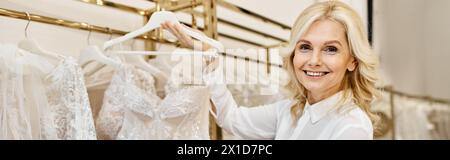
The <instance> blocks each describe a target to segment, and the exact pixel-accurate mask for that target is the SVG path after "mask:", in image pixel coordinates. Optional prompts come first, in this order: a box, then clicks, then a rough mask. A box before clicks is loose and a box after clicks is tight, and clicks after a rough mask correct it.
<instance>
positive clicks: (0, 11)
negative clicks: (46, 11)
mask: <svg viewBox="0 0 450 160" xmlns="http://www.w3.org/2000/svg"><path fill="white" fill-rule="evenodd" d="M0 15H1V16H5V17H11V18H16V19H22V20H28V15H27V13H26V12H20V11H14V10H9V9H4V8H0ZM29 15H30V16H29V18H30V20H31V21H34V22H40V23H45V24H51V25H58V26H63V27H68V28H72V29H80V30H85V31H92V32H97V33H104V34H116V35H125V34H126V33H128V32H125V31H121V30H117V29H112V28H109V27H101V26H96V25H91V24H88V23H84V22H76V21H70V20H64V19H58V18H52V17H47V16H42V15H37V14H29ZM136 38H137V39H143V40H151V41H157V42H159V43H165V44H173V43H175V42H171V41H168V40H163V39H162V40H160V39H156V38H154V37H148V36H139V37H136Z"/></svg>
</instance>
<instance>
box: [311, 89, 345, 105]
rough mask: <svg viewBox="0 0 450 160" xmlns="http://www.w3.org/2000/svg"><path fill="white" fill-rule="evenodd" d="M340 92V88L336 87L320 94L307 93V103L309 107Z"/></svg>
mask: <svg viewBox="0 0 450 160" xmlns="http://www.w3.org/2000/svg"><path fill="white" fill-rule="evenodd" d="M341 90H342V89H341V88H340V87H336V88H330V89H327V90H325V91H321V92H311V91H308V96H307V100H308V103H309V104H310V105H312V104H315V103H317V102H320V101H322V100H324V99H326V98H328V97H331V96H333V95H334V94H336V93H338V92H339V91H341Z"/></svg>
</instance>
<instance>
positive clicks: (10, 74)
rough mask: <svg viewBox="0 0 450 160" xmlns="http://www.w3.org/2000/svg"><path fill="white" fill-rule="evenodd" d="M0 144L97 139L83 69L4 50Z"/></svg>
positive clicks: (0, 64)
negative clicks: (0, 142)
mask: <svg viewBox="0 0 450 160" xmlns="http://www.w3.org/2000/svg"><path fill="white" fill-rule="evenodd" d="M0 52H1V54H0V79H1V83H0V139H95V138H96V136H95V130H94V124H93V118H92V116H91V111H90V106H89V101H88V99H87V94H86V88H85V87H84V82H83V79H82V74H81V72H80V71H79V68H78V67H77V65H76V64H75V63H73V62H74V61H73V60H72V59H71V58H68V57H64V58H63V60H62V61H61V63H60V64H58V65H57V66H56V67H55V66H54V65H52V64H50V63H49V62H48V61H47V60H46V59H45V58H43V57H41V56H38V55H36V54H32V53H29V52H27V51H24V50H21V49H18V48H17V47H16V46H13V45H0Z"/></svg>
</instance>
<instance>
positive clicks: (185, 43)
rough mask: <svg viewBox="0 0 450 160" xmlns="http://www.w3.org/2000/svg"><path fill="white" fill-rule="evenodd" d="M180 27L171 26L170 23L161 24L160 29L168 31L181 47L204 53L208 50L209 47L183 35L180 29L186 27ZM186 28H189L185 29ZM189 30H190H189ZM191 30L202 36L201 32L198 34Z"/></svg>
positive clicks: (176, 25) (178, 25)
mask: <svg viewBox="0 0 450 160" xmlns="http://www.w3.org/2000/svg"><path fill="white" fill-rule="evenodd" d="M181 25H182V24H181ZM181 25H180V24H172V23H170V22H164V23H163V24H161V27H162V28H163V29H165V30H168V31H169V32H170V33H172V34H173V35H174V36H175V37H177V39H178V41H179V42H180V44H181V46H182V47H185V48H190V49H195V50H202V51H206V50H208V49H209V48H210V46H209V45H207V44H205V43H202V42H200V41H197V40H195V39H193V38H192V37H190V36H188V35H187V34H186V33H184V32H183V30H182V29H181V27H186V26H181ZM186 28H189V27H186ZM189 29H191V28H189ZM191 30H193V31H195V32H198V33H201V34H203V32H200V31H198V30H194V29H191Z"/></svg>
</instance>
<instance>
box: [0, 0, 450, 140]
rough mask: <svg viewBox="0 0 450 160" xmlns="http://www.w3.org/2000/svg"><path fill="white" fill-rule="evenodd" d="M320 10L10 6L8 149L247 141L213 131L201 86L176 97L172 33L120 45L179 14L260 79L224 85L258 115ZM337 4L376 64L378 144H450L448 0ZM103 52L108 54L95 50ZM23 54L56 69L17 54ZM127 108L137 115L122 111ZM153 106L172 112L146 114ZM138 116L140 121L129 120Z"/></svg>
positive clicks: (165, 3)
mask: <svg viewBox="0 0 450 160" xmlns="http://www.w3.org/2000/svg"><path fill="white" fill-rule="evenodd" d="M318 1H321V0H277V1H275V0H262V1H261V0H246V1H240V0H133V1H130V0H2V1H0V52H1V54H2V55H1V56H0V60H2V61H1V62H0V63H1V64H0V75H1V83H2V84H0V89H1V91H0V98H1V99H0V109H1V115H0V117H1V121H2V123H1V124H0V125H1V127H0V129H1V130H2V131H1V132H2V133H0V139H89V140H94V139H99V140H111V139H211V140H237V139H240V138H239V137H237V136H234V135H232V134H230V133H228V132H227V131H225V130H223V129H221V128H220V127H219V126H218V125H217V124H216V122H215V119H214V116H213V115H211V114H210V110H209V109H208V108H209V107H210V105H211V104H210V103H209V100H208V98H207V97H208V95H207V94H205V91H203V90H202V89H203V88H194V90H192V89H191V90H187V89H186V90H182V91H181V92H175V91H173V92H172V90H175V88H176V87H177V86H173V84H172V82H171V81H170V80H172V79H171V77H170V76H171V75H173V74H170V72H171V69H172V67H173V66H174V65H176V64H175V63H174V62H173V58H174V57H173V56H168V55H171V54H170V53H181V52H189V53H190V52H191V51H189V50H188V49H186V48H183V47H182V46H180V43H179V42H178V41H177V39H176V37H175V36H174V35H172V34H171V33H169V32H168V31H167V30H164V29H161V28H157V27H156V28H155V29H152V30H151V31H150V32H145V33H144V32H142V34H139V35H135V36H132V37H128V38H126V39H120V38H121V37H124V35H127V33H130V32H134V31H137V30H138V29H140V28H141V27H143V26H146V25H147V24H148V23H149V22H150V21H152V20H151V17H152V15H154V13H157V12H161V11H168V12H170V13H173V15H174V17H176V19H177V20H178V21H179V22H180V23H181V24H182V25H185V26H188V27H190V28H194V29H196V30H198V31H201V32H203V34H204V36H207V37H204V36H200V37H201V38H200V39H206V40H205V41H207V42H210V43H211V44H213V45H214V44H216V43H215V42H219V44H220V45H219V47H217V48H220V46H224V47H225V49H224V50H225V51H224V52H221V53H220V54H219V56H220V57H222V58H224V59H228V61H227V65H226V67H227V69H229V70H232V71H233V73H232V74H233V75H234V76H235V77H236V79H244V80H243V81H245V79H247V80H248V79H251V78H252V77H253V78H254V77H257V78H258V79H262V80H260V81H258V82H256V83H236V84H228V85H227V88H228V89H229V90H230V92H231V93H232V95H233V98H234V99H235V100H236V102H237V103H238V105H239V106H245V107H257V106H259V105H263V104H269V103H274V102H276V101H279V100H282V99H285V98H286V97H287V93H286V92H287V91H286V90H287V89H286V87H288V86H287V85H286V84H287V82H286V81H289V80H288V79H289V78H287V72H286V70H285V69H284V68H283V65H284V64H283V59H282V58H281V57H280V55H279V51H280V48H281V47H283V46H285V45H287V44H288V41H289V36H290V30H291V29H292V25H293V24H294V21H295V19H296V18H297V16H298V15H299V14H300V13H301V12H302V11H303V10H304V9H305V8H306V7H307V6H309V5H311V4H313V3H316V2H318ZM340 1H343V2H345V3H346V4H348V5H350V6H351V7H353V8H354V9H355V10H356V11H357V12H358V13H359V14H360V15H361V17H362V19H363V22H364V25H365V27H366V28H367V30H368V33H369V35H368V36H369V41H370V43H371V45H372V47H373V50H374V52H375V53H376V54H378V55H379V59H380V64H381V79H380V82H379V83H377V88H378V90H379V91H380V93H381V98H380V99H378V100H377V101H375V102H373V105H372V111H373V112H375V113H377V114H378V115H379V116H380V118H381V119H380V120H381V128H380V132H379V133H376V134H375V135H374V139H378V140H410V139H412V140H441V139H444V140H448V139H450V83H449V82H450V71H449V70H448V68H450V63H448V62H447V60H449V59H450V53H449V51H450V45H448V42H450V19H449V18H448V17H447V18H446V17H445V15H450V1H448V0H433V2H432V3H428V2H425V0H394V1H392V0H340ZM208 38H210V39H212V40H213V41H212V42H211V41H208V40H209V39H208ZM114 40H116V41H115V42H113V41H114ZM119 41H120V42H119ZM109 42H112V43H109ZM108 43H109V44H108ZM119 43H120V44H119ZM113 45H114V46H113ZM94 46H97V47H94ZM98 46H103V49H105V48H109V51H112V52H110V53H108V54H109V55H108V54H106V53H105V54H103V53H100V52H97V50H98V51H100V50H101V49H100V50H99V47H98ZM105 46H107V47H105ZM19 49H20V50H26V51H28V52H39V53H42V54H39V55H45V56H47V57H50V58H47V59H52V60H46V61H45V62H44V60H42V61H41V59H45V58H42V56H40V57H37V56H36V55H34V54H28V52H26V53H25V52H24V53H22V52H21V54H22V55H24V56H22V57H21V59H20V60H19V58H17V57H14V55H12V56H10V52H11V50H19ZM127 51H128V52H127ZM133 51H135V52H133ZM181 54H183V53H181ZM45 56H44V57H45ZM111 57H114V58H111ZM11 58H12V59H14V58H15V59H14V60H12V59H11ZM55 59H56V60H55ZM58 61H60V62H59V63H58ZM88 61H89V62H88ZM55 62H56V63H55ZM120 63H126V64H128V66H134V67H128V68H127V67H123V65H119V64H120ZM228 63H229V64H228ZM24 64H27V65H24ZM188 65H195V64H188ZM29 66H33V67H34V68H33V69H29V68H27V67H29ZM77 66H79V67H77ZM249 66H254V67H249ZM40 72H47V73H48V74H46V75H44V76H42V75H38V74H39V73H40ZM172 72H173V71H172ZM21 74H22V75H24V76H20V77H21V78H18V77H19V76H17V75H21ZM41 77H43V78H41ZM249 77H250V78H249ZM273 77H277V78H279V79H278V80H276V82H275V80H273ZM280 77H281V78H280ZM69 79H70V80H69ZM65 80H69V81H65ZM238 81H239V80H238ZM64 86H71V87H64ZM273 88H276V89H275V90H274V89H273ZM150 92H151V93H150ZM183 92H185V93H183ZM203 94H205V95H203ZM193 95H194V96H195V97H194V96H193ZM190 96H191V97H190ZM23 97H26V98H25V99H26V101H22V100H21V98H23ZM199 97H200V98H201V99H195V98H199ZM149 99H150V100H149ZM153 100H155V101H153ZM189 100H191V101H189ZM178 103H182V104H181V105H180V104H178ZM191 103H192V105H191V106H190V107H189V106H188V105H185V104H191ZM127 104H131V105H130V106H131V110H132V112H133V113H131V111H125V113H123V111H122V108H120V107H124V106H126V105H127ZM183 104H184V105H183ZM148 105H152V106H159V107H161V106H164V105H167V107H166V108H168V109H164V107H162V108H158V107H154V108H155V110H152V109H148V108H147V109H146V108H143V107H142V106H148ZM64 106H66V107H64ZM186 106H188V107H186ZM58 107H59V109H58ZM71 107H73V108H76V109H72V110H71V109H70V108H71ZM105 107H106V108H105ZM133 107H134V108H133ZM183 107H185V108H183ZM8 108H9V109H8ZM55 108H57V109H55ZM69 110H71V111H69ZM119 112H121V113H120V114H119ZM193 113H194V114H193ZM47 114H48V115H52V116H55V117H57V118H55V120H51V119H46V117H48V116H47ZM58 114H65V115H60V116H58ZM130 114H134V115H137V116H135V117H133V118H129V119H123V116H127V115H130ZM71 118H72V119H75V120H69V119H71ZM39 121H40V123H39ZM50 121H52V122H50ZM137 121H146V122H145V123H138V122H137ZM47 122H48V123H47ZM133 125H141V126H138V127H136V126H133ZM55 126H56V127H55ZM134 129H139V130H134ZM141 132H146V133H148V134H145V135H137V133H141Z"/></svg>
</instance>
